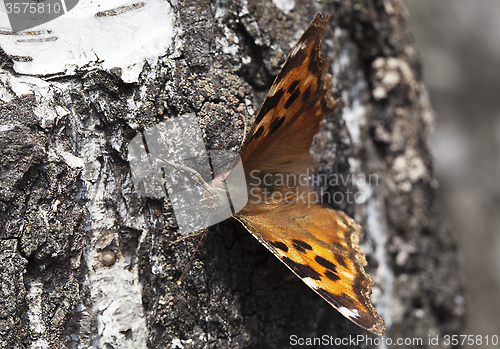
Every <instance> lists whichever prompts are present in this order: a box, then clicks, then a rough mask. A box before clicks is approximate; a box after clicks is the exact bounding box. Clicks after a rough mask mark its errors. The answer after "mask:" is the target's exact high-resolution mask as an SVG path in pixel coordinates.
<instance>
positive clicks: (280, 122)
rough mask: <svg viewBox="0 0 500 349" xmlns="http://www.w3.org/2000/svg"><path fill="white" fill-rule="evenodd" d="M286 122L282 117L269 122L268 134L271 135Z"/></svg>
mask: <svg viewBox="0 0 500 349" xmlns="http://www.w3.org/2000/svg"><path fill="white" fill-rule="evenodd" d="M285 120H286V117H284V116H282V117H280V118H279V119H274V120H273V121H271V125H270V126H271V129H270V131H269V132H270V133H273V132H274V131H276V130H277V129H279V128H280V126H281V125H283V123H284V122H285Z"/></svg>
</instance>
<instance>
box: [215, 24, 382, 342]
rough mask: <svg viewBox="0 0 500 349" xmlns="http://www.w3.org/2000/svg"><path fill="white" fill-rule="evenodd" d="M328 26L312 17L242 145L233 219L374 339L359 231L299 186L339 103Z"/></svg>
mask: <svg viewBox="0 0 500 349" xmlns="http://www.w3.org/2000/svg"><path fill="white" fill-rule="evenodd" d="M328 19H329V17H328V16H321V15H320V14H318V15H317V16H316V17H315V19H314V20H313V22H312V23H311V24H310V26H309V27H308V28H307V30H306V31H305V32H304V34H303V35H302V37H301V38H300V39H299V41H298V42H297V44H296V45H295V47H294V48H293V49H292V52H291V53H290V55H289V57H288V59H287V61H286V62H285V64H284V66H283V68H282V70H281V72H280V73H279V75H278V76H277V78H276V80H275V81H274V83H273V85H272V87H271V89H270V91H269V94H268V96H267V98H266V100H265V101H264V103H263V105H262V108H261V110H260V112H259V114H258V115H257V117H256V119H255V121H254V124H253V126H252V128H251V130H250V132H249V133H248V135H247V137H246V139H245V141H244V143H243V146H242V149H241V151H240V156H241V161H242V164H243V168H244V171H245V177H246V180H247V186H248V188H247V189H248V204H247V205H246V206H245V207H244V208H243V209H242V210H241V211H240V212H238V213H236V214H234V215H233V217H234V218H235V219H236V220H238V221H239V222H241V224H242V225H243V226H244V227H245V228H246V229H247V230H248V231H249V232H250V233H251V234H252V235H253V236H254V237H255V238H257V240H259V241H260V242H261V243H262V244H263V245H264V246H265V247H266V248H267V249H268V250H269V251H271V252H272V253H273V254H274V255H275V256H277V257H278V258H279V259H280V260H281V261H282V262H283V263H284V264H285V265H286V266H287V267H288V268H290V270H292V271H293V272H294V273H295V274H296V275H297V276H298V277H299V278H301V279H302V280H303V281H304V282H305V283H306V284H307V285H308V286H309V287H311V288H312V289H313V290H314V291H315V292H316V293H318V294H319V295H320V296H321V297H322V298H324V299H325V300H326V301H327V302H328V303H330V304H331V305H332V306H333V307H335V308H336V309H337V310H339V312H340V313H342V314H343V315H344V316H346V317H347V318H348V319H349V320H351V321H353V322H354V323H356V324H358V325H359V326H361V327H363V328H365V329H367V330H369V331H371V332H373V333H375V334H377V335H382V334H383V332H384V330H385V327H384V321H383V320H382V318H381V317H380V316H379V315H378V314H377V312H376V310H375V308H374V307H373V305H372V303H371V301H370V299H369V294H370V293H371V286H373V285H374V282H373V280H372V279H371V277H370V276H369V275H368V274H367V273H366V272H365V271H364V268H363V267H364V266H365V265H366V260H365V257H364V254H363V252H362V251H361V250H360V249H359V246H358V240H359V236H360V231H361V227H360V226H359V225H358V224H357V223H356V222H355V221H354V220H353V219H352V218H350V217H349V216H347V215H346V214H345V213H343V212H341V211H336V210H333V209H331V208H328V207H324V206H323V205H321V203H320V202H319V201H320V200H319V197H318V195H317V194H316V193H315V192H314V191H313V190H312V188H311V186H310V184H309V182H308V181H307V180H305V179H307V177H308V176H309V175H310V173H311V171H313V170H314V169H315V163H314V161H313V159H312V157H311V155H310V153H309V148H310V146H311V143H312V140H313V137H314V135H315V134H316V133H317V132H318V131H319V128H320V125H321V122H322V120H323V119H324V118H325V117H326V115H328V114H329V113H330V112H332V111H333V110H334V109H335V107H336V106H337V105H338V103H339V102H338V101H335V100H334V99H333V98H332V96H331V90H332V82H331V76H330V74H328V61H327V60H325V59H324V58H323V56H322V54H321V38H322V35H323V32H324V29H325V27H326V25H327V23H328ZM277 179H280V181H278V180H277ZM219 181H220V179H219ZM217 183H218V182H217Z"/></svg>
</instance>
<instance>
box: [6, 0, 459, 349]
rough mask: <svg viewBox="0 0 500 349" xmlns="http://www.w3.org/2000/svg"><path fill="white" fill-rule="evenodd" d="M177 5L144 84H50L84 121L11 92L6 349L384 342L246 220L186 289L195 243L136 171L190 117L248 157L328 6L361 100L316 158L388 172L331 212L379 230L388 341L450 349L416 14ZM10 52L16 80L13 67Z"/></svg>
mask: <svg viewBox="0 0 500 349" xmlns="http://www.w3.org/2000/svg"><path fill="white" fill-rule="evenodd" d="M292 3H293V2H292ZM147 5H148V4H147V3H146V6H147ZM173 11H174V13H175V18H176V26H178V27H179V28H180V29H181V30H180V31H178V34H177V35H176V36H175V38H174V42H173V45H172V46H171V49H170V51H169V52H165V55H164V56H162V57H159V58H158V59H157V61H156V62H154V63H153V64H148V63H146V64H144V67H143V70H142V73H141V75H140V76H139V78H138V79H137V81H136V82H132V83H130V82H129V83H125V82H124V81H123V79H122V78H121V71H120V70H119V69H104V68H100V67H96V66H91V65H87V66H83V67H80V68H79V69H77V70H76V72H75V73H74V75H69V76H52V77H47V76H38V77H37V78H38V79H41V80H45V81H46V82H47V83H48V84H49V89H52V91H53V93H52V94H50V98H49V97H47V98H48V102H47V103H48V104H50V105H51V106H59V107H61V108H62V109H63V110H65V111H66V112H63V113H59V114H57V116H56V117H53V118H49V117H47V118H43V117H42V118H40V117H39V116H37V115H36V113H34V111H33V110H34V109H35V108H37V107H38V106H39V105H40V100H39V99H37V98H35V95H36V94H26V95H19V94H16V92H15V91H14V89H13V87H12V86H11V85H9V83H8V82H5V81H11V80H5V81H4V83H3V84H4V89H5V91H7V93H9V94H10V95H11V96H12V98H11V99H10V100H8V101H6V98H3V99H2V104H1V106H0V108H1V115H2V116H1V120H0V144H1V145H0V147H1V150H2V153H1V155H0V168H1V172H0V221H1V225H0V237H1V240H0V244H1V248H0V274H1V280H2V284H1V285H2V286H1V288H0V291H1V293H0V295H1V296H0V297H1V298H0V340H1V344H2V345H1V347H2V348H33V347H40V348H44V347H47V348H65V347H68V348H86V347H89V346H93V347H95V348H127V347H130V348H141V347H148V348H164V347H165V348H166V347H169V348H203V347H213V348H257V347H258V348H286V347H290V346H291V345H290V336H291V335H296V336H297V337H304V338H305V337H321V336H323V335H328V336H331V337H333V338H347V337H348V336H349V335H351V336H354V335H357V334H363V335H365V334H367V335H368V333H367V332H365V331H364V330H362V329H360V328H358V327H356V326H355V325H354V324H352V323H350V322H349V321H348V320H346V319H345V318H344V317H343V316H342V315H340V314H339V313H338V312H337V311H336V310H335V309H333V308H331V307H330V306H328V305H327V304H326V303H325V302H324V301H323V300H322V299H321V298H320V297H319V296H317V295H316V294H315V293H314V292H312V291H311V290H310V289H309V288H308V287H307V286H306V285H304V284H303V283H302V281H301V280H299V279H298V278H296V277H295V276H294V275H293V274H292V273H291V272H290V271H289V270H288V269H287V268H286V267H285V266H284V265H282V264H281V262H280V261H279V260H278V259H276V258H275V257H274V256H272V255H271V254H270V253H269V252H268V251H267V250H266V249H265V248H264V247H263V246H261V245H260V244H259V243H258V242H257V241H256V240H255V239H254V238H253V237H252V236H251V235H250V234H249V233H248V232H246V231H245V230H244V229H243V228H242V227H241V226H239V224H238V223H237V222H235V221H232V220H229V221H227V222H224V223H221V224H218V225H217V226H215V227H213V228H212V229H211V230H210V232H209V234H208V236H207V238H206V239H205V241H204V242H203V244H202V245H201V249H200V251H199V253H198V254H197V257H196V259H195V261H194V263H193V265H192V266H191V268H190V271H189V274H188V276H187V278H186V280H185V282H184V284H183V285H181V286H178V285H177V284H176V280H177V278H178V277H179V276H180V274H181V273H182V271H183V269H184V268H185V266H186V264H187V261H188V259H189V258H190V257H191V254H192V253H193V251H194V247H195V246H196V243H197V241H196V240H185V241H183V242H181V243H178V244H177V245H175V246H173V247H168V243H169V242H170V241H173V240H175V239H176V238H178V237H179V234H178V233H177V232H176V228H175V222H174V220H173V217H172V214H171V213H166V214H165V215H159V214H157V213H156V212H157V211H161V210H162V209H165V208H166V206H167V204H165V203H164V202H163V201H161V200H155V199H151V198H143V197H140V196H139V195H138V194H137V192H136V191H135V190H134V187H133V182H132V180H131V175H130V168H129V165H128V163H127V145H128V142H129V141H130V140H131V139H132V138H133V137H134V136H135V135H136V134H137V132H139V131H142V130H144V129H146V128H148V127H151V126H153V125H155V124H157V123H158V122H160V121H162V120H166V119H168V118H170V117H175V116H178V115H183V114H186V113H190V112H194V113H196V115H197V118H198V121H199V124H200V126H201V128H202V131H203V133H204V136H205V141H206V145H207V149H221V148H222V149H232V150H237V149H238V148H239V145H240V143H241V141H242V137H243V122H242V119H244V120H246V122H247V124H248V125H250V123H251V121H252V115H255V113H256V112H257V111H258V108H259V107H260V104H261V103H262V101H263V99H264V98H265V96H266V94H267V91H268V89H269V87H270V84H271V83H272V81H273V79H274V77H275V76H276V75H277V73H278V72H279V69H280V66H281V64H282V63H283V62H284V60H285V58H286V56H287V55H288V53H289V51H290V49H291V46H292V45H293V44H294V43H295V42H296V40H297V39H298V35H299V34H300V33H302V31H303V30H304V29H305V28H306V27H307V25H308V24H309V22H310V21H311V19H312V18H313V17H314V15H315V14H316V12H321V13H323V14H331V15H332V19H331V23H330V24H331V25H330V27H329V28H327V31H326V33H325V37H324V41H323V52H324V55H325V56H327V57H329V58H330V60H331V64H332V75H333V79H334V84H335V87H334V96H335V97H337V98H338V97H341V98H342V101H343V105H342V107H341V108H339V109H338V110H337V111H336V112H335V113H333V114H332V115H330V116H329V117H328V118H327V119H326V120H325V122H324V124H323V127H322V130H321V131H320V133H319V135H318V136H317V140H316V142H315V144H314V145H313V149H312V151H313V152H314V155H315V157H316V159H317V160H318V162H319V164H320V167H321V170H322V171H323V173H325V174H327V175H328V176H330V178H336V177H335V176H340V175H342V176H343V177H344V178H348V177H347V176H348V175H350V176H351V177H349V178H352V176H359V175H365V176H366V178H371V182H370V181H369V182H367V183H364V184H363V183H359V182H356V183H352V182H349V183H345V184H343V183H339V184H338V185H336V186H333V187H330V188H328V190H330V191H331V192H334V191H340V192H342V193H344V194H346V195H347V193H348V192H351V193H353V192H359V193H361V194H362V196H360V197H363V198H364V199H363V200H358V201H357V202H352V200H351V201H350V202H347V201H348V200H344V201H342V202H341V203H337V204H336V205H335V203H332V204H334V205H333V206H334V207H335V208H338V209H342V210H344V211H346V212H347V213H348V214H349V215H351V216H353V217H354V218H355V219H356V220H357V221H358V223H360V224H361V225H362V226H363V227H364V233H365V235H364V238H363V241H362V249H363V250H364V251H365V252H366V254H367V260H368V267H367V271H368V272H369V273H370V274H371V275H372V276H373V278H374V280H375V281H376V283H377V286H376V287H375V288H374V293H373V295H372V300H373V302H374V305H375V307H376V308H377V310H378V311H379V313H380V315H381V316H382V317H383V318H384V319H385V321H386V326H387V332H386V337H390V338H393V339H394V340H395V339H396V338H422V339H423V344H422V345H408V346H407V347H444V342H443V341H442V340H443V336H444V335H446V334H454V333H458V331H459V328H460V325H461V323H462V319H463V314H464V304H463V297H462V286H461V278H460V272H459V270H458V266H457V261H456V248H455V242H454V239H453V236H452V235H451V234H450V232H449V231H448V230H447V229H446V227H445V224H443V222H442V221H441V220H440V215H439V210H438V207H437V206H436V188H437V182H436V180H435V178H434V177H433V172H432V163H433V159H432V154H431V153H430V150H429V146H428V138H429V135H430V132H431V130H432V123H433V118H434V116H433V113H432V110H431V107H430V105H429V102H428V97H427V94H426V89H425V86H424V85H423V83H422V76H421V67H420V62H419V58H418V50H417V47H416V45H415V44H414V42H413V40H412V38H411V35H410V32H409V28H408V25H407V22H406V16H407V14H406V13H405V9H404V7H403V5H402V4H401V3H400V2H399V1H396V0H366V1H354V0H352V1H349V0H345V1H334V0H329V1H324V2H322V3H321V4H318V3H316V2H311V1H308V0H303V1H296V2H295V6H294V7H293V10H292V11H290V12H288V13H287V14H285V13H284V12H283V11H282V9H279V8H278V7H276V6H275V5H274V4H273V2H271V1H253V0H249V1H248V3H247V2H241V3H240V2H238V1H234V2H233V1H223V2H214V3H209V2H208V1H180V2H178V3H177V4H175V6H174V7H173ZM2 53H3V52H2ZM1 59H2V69H3V71H2V72H3V73H4V74H7V75H8V76H11V77H12V79H14V78H16V77H17V76H18V72H17V71H16V69H15V67H14V66H13V61H14V60H15V57H12V56H9V54H8V53H3V54H2V56H1ZM131 100H133V101H135V102H136V106H138V107H135V108H132V107H131V104H130V101H131ZM57 110H61V109H57ZM369 175H372V177H369ZM374 176H376V177H374ZM337 178H338V177H337ZM375 178H376V182H375ZM361 194H360V195H361ZM167 208H168V207H167ZM167 211H168V210H167ZM168 212H171V211H168ZM429 336H433V337H435V336H439V338H440V340H441V341H440V343H439V344H438V345H435V346H433V345H430V344H429V342H428V338H429ZM343 347H345V346H343ZM347 347H351V345H348V346H347ZM356 347H357V346H356Z"/></svg>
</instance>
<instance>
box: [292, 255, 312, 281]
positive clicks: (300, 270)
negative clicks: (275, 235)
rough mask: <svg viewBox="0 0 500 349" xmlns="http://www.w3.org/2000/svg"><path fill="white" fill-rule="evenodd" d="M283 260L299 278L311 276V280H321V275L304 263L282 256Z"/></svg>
mask: <svg viewBox="0 0 500 349" xmlns="http://www.w3.org/2000/svg"><path fill="white" fill-rule="evenodd" d="M283 262H284V263H285V264H286V265H288V266H289V267H290V268H292V270H293V271H295V272H296V273H297V275H298V276H299V277H300V278H301V279H304V278H311V279H313V280H318V281H319V280H321V275H320V274H319V273H318V272H317V271H316V270H314V269H313V268H311V267H310V266H308V265H306V264H300V263H297V262H294V261H292V260H291V259H290V258H287V257H284V258H283Z"/></svg>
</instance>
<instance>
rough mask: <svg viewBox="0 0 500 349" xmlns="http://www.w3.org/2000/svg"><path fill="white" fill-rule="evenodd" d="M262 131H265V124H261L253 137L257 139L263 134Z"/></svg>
mask: <svg viewBox="0 0 500 349" xmlns="http://www.w3.org/2000/svg"><path fill="white" fill-rule="evenodd" d="M262 132H264V126H261V127H259V128H258V129H257V132H255V133H254V134H253V136H252V139H257V138H259V137H260V136H262Z"/></svg>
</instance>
